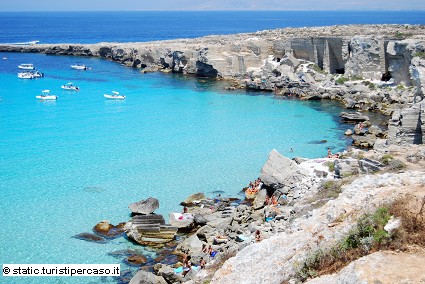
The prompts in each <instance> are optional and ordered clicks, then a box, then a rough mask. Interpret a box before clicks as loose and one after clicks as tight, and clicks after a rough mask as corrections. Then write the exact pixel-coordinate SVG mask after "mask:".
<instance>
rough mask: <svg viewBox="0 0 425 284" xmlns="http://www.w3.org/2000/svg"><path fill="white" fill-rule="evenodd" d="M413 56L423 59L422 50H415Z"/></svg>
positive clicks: (424, 55)
mask: <svg viewBox="0 0 425 284" xmlns="http://www.w3.org/2000/svg"><path fill="white" fill-rule="evenodd" d="M413 57H420V58H422V59H425V52H423V51H418V52H415V53H413Z"/></svg>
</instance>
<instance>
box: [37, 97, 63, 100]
mask: <svg viewBox="0 0 425 284" xmlns="http://www.w3.org/2000/svg"><path fill="white" fill-rule="evenodd" d="M35 97H36V98H37V99H40V100H57V98H58V97H57V96H35Z"/></svg>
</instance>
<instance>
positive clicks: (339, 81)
mask: <svg viewBox="0 0 425 284" xmlns="http://www.w3.org/2000/svg"><path fill="white" fill-rule="evenodd" d="M347 81H350V79H348V78H346V77H344V76H342V77H339V78H338V79H336V80H335V84H337V85H344V83H345V82H347Z"/></svg>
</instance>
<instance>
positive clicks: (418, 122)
mask: <svg viewBox="0 0 425 284" xmlns="http://www.w3.org/2000/svg"><path fill="white" fill-rule="evenodd" d="M424 110H425V101H422V102H420V103H416V104H414V105H413V106H412V107H410V108H405V109H401V110H396V111H394V113H393V115H392V117H391V119H390V121H389V125H388V142H389V144H396V145H406V144H422V143H424V137H425V111H424Z"/></svg>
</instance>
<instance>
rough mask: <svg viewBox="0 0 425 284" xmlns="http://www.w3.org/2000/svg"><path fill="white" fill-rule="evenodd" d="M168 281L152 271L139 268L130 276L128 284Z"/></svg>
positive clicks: (164, 282) (165, 283) (163, 282)
mask: <svg viewBox="0 0 425 284" xmlns="http://www.w3.org/2000/svg"><path fill="white" fill-rule="evenodd" d="M167 283H168V282H167V281H165V279H164V278H163V277H161V276H157V275H155V274H153V273H152V272H147V271H144V270H139V271H138V272H137V273H136V275H134V277H133V278H131V281H130V284H167Z"/></svg>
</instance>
